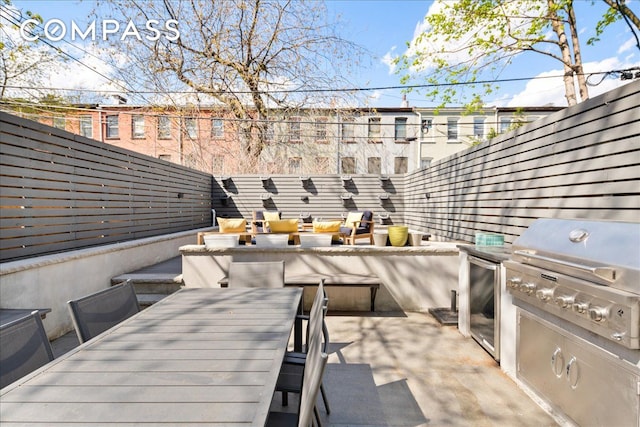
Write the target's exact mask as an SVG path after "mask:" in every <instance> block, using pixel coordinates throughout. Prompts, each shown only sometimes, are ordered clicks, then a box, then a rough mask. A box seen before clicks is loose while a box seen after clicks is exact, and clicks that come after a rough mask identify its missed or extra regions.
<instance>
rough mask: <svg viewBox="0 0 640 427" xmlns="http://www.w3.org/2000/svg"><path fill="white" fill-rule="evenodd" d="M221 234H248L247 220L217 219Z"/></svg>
mask: <svg viewBox="0 0 640 427" xmlns="http://www.w3.org/2000/svg"><path fill="white" fill-rule="evenodd" d="M217 220H218V225H219V226H220V232H221V233H246V231H247V220H246V219H244V218H217Z"/></svg>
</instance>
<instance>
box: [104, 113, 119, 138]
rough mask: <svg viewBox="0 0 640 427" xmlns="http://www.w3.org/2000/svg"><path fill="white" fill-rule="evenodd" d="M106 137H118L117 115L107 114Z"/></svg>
mask: <svg viewBox="0 0 640 427" xmlns="http://www.w3.org/2000/svg"><path fill="white" fill-rule="evenodd" d="M106 136H107V138H118V137H119V134H118V116H107V135H106Z"/></svg>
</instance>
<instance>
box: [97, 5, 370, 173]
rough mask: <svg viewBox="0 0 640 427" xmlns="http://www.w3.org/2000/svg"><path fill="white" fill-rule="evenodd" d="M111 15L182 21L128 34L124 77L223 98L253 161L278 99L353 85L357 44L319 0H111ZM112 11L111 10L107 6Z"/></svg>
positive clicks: (285, 103)
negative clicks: (172, 28) (170, 27)
mask: <svg viewBox="0 0 640 427" xmlns="http://www.w3.org/2000/svg"><path fill="white" fill-rule="evenodd" d="M103 7H107V8H108V9H109V11H110V12H109V13H110V15H111V16H110V17H112V18H114V19H117V20H119V21H120V22H121V25H122V26H124V25H126V24H127V22H129V21H134V22H136V23H138V28H140V26H144V25H142V24H141V23H143V22H149V20H157V21H159V22H160V23H162V22H168V21H169V20H175V21H177V25H176V28H177V29H178V31H179V38H177V39H173V37H167V36H170V35H171V34H169V33H170V32H169V31H165V32H164V35H165V36H164V37H160V38H157V39H156V40H149V38H148V37H146V36H147V35H149V34H150V33H149V32H147V33H144V32H142V31H141V32H140V35H141V37H140V38H127V39H126V40H125V42H124V44H123V43H122V41H121V40H117V43H118V45H119V46H120V48H121V49H123V48H124V49H125V53H126V55H127V60H128V64H127V66H126V67H121V68H120V69H121V72H122V74H123V77H124V78H125V79H126V80H127V81H128V82H129V83H130V84H131V85H132V86H134V87H137V88H140V89H143V88H144V89H146V90H150V91H156V92H158V95H157V96H155V97H152V98H150V99H149V100H150V101H151V102H153V103H156V104H162V103H175V104H182V105H184V104H186V103H190V104H191V105H194V106H198V105H209V106H211V105H221V106H224V107H226V108H227V109H228V110H229V111H231V113H232V114H233V118H234V119H235V124H236V125H237V127H238V135H239V139H240V143H241V150H240V152H241V153H242V155H244V157H245V160H246V163H247V167H248V169H249V170H251V169H255V167H256V165H257V163H258V159H259V157H260V154H261V153H262V151H263V149H264V147H265V141H266V139H267V135H266V134H267V123H268V121H269V119H270V116H269V111H270V109H271V108H279V109H282V108H285V109H286V108H292V109H295V108H296V107H298V106H303V105H304V106H306V107H309V106H310V105H327V103H328V101H327V99H329V98H334V97H335V96H336V94H335V93H325V92H323V90H324V89H327V88H335V87H337V86H341V85H343V84H344V85H347V84H348V81H347V77H346V76H349V72H348V69H349V68H350V67H351V66H353V65H355V64H356V63H357V61H358V58H359V55H360V54H361V50H360V48H359V47H358V46H356V45H354V44H352V43H350V42H348V41H346V40H344V39H342V38H340V37H339V36H337V35H336V33H335V23H332V22H329V21H327V19H326V13H325V9H324V4H323V3H321V2H317V1H305V0H295V1H293V0H290V1H271V0H225V1H198V0H189V1H177V0H176V1H172V0H166V1H162V2H148V1H138V0H125V1H119V2H107V3H105V4H104V5H103ZM100 13H101V15H102V17H103V18H106V16H105V10H104V9H100Z"/></svg>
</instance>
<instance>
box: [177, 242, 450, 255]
mask: <svg viewBox="0 0 640 427" xmlns="http://www.w3.org/2000/svg"><path fill="white" fill-rule="evenodd" d="M461 246H463V245H459V244H457V243H449V242H428V243H427V242H425V244H423V245H421V246H401V247H396V246H368V245H367V246H365V245H336V246H330V247H314V248H301V247H299V246H293V245H289V246H283V247H280V248H273V247H271V248H264V247H263V248H261V247H259V246H255V245H249V246H237V247H233V248H215V247H211V248H207V247H205V246H204V245H186V246H181V247H180V253H181V254H182V255H185V254H220V255H227V254H230V253H236V252H237V253H260V252H269V253H273V252H285V253H325V254H328V255H338V254H347V255H352V254H362V255H372V254H378V253H379V254H397V255H456V256H457V255H458V248H459V247H461Z"/></svg>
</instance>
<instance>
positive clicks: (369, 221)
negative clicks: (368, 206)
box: [360, 211, 373, 231]
mask: <svg viewBox="0 0 640 427" xmlns="http://www.w3.org/2000/svg"><path fill="white" fill-rule="evenodd" d="M360 227H362V228H363V229H365V230H367V231H371V229H372V228H373V212H372V211H363V212H362V222H361V223H360Z"/></svg>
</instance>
